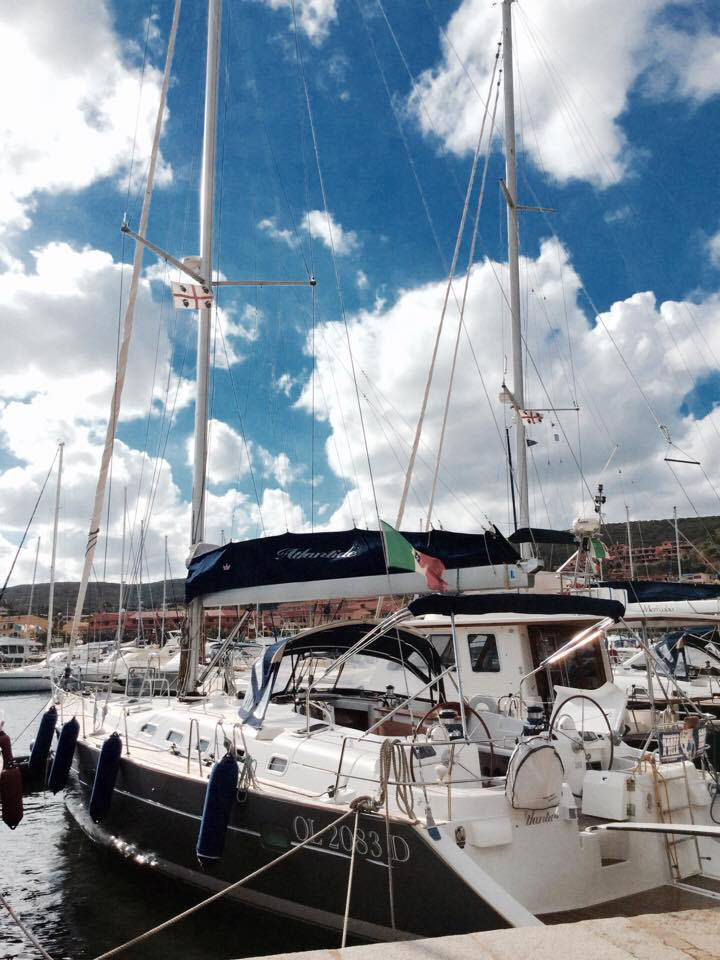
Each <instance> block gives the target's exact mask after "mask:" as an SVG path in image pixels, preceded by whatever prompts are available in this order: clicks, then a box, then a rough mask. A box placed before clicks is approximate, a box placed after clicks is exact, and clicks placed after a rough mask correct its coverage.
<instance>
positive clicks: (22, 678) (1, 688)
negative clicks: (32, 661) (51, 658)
mask: <svg viewBox="0 0 720 960" xmlns="http://www.w3.org/2000/svg"><path fill="white" fill-rule="evenodd" d="M50 686H51V684H50V671H49V670H48V668H47V667H16V668H15V669H14V670H3V671H0V693H33V692H34V691H38V692H42V691H44V690H49V689H50Z"/></svg>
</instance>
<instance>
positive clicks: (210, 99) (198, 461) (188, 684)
mask: <svg viewBox="0 0 720 960" xmlns="http://www.w3.org/2000/svg"><path fill="white" fill-rule="evenodd" d="M220 17H221V0H209V3H208V33H207V62H206V65H205V122H204V127H203V158H202V179H201V183H200V274H201V275H202V276H203V277H207V278H208V279H211V278H212V231H213V206H214V200H215V140H216V133H217V95H218V76H219V65H220ZM211 319H212V307H203V308H202V309H201V310H200V311H199V318H198V339H197V387H196V394H195V452H194V456H193V489H192V519H191V528H190V555H191V556H192V555H193V553H194V551H195V548H196V547H197V546H198V544H201V543H202V542H203V539H204V537H205V479H206V472H207V440H208V379H209V358H210V323H211ZM203 628H204V608H203V602H202V599H201V598H200V597H197V598H195V599H194V600H193V601H192V602H191V604H190V610H189V650H188V655H187V662H186V664H185V670H184V672H183V676H184V683H183V692H184V693H185V694H186V695H187V694H194V693H196V692H197V677H198V666H199V663H200V654H201V650H202V643H203Z"/></svg>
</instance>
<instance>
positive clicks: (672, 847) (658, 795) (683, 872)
mask: <svg viewBox="0 0 720 960" xmlns="http://www.w3.org/2000/svg"><path fill="white" fill-rule="evenodd" d="M652 770H653V782H654V784H655V802H656V804H657V811H658V814H659V817H660V822H661V823H677V822H678V821H677V820H676V819H673V814H676V815H677V814H681V813H685V811H687V816H688V817H689V822H690V823H691V824H694V823H695V817H694V816H693V810H692V798H691V796H690V783H689V781H688V775H687V766H686V763H685V761H683V764H682V770H683V772H682V777H673V778H672V779H670V778H668V777H665V776H663V774H662V770H661V769H659V768H658V766H657V765H656V764H654V763H653V765H652ZM671 784H681V785H682V788H684V797H682V798H680V800H678V798H677V797H676V798H675V800H674V801H673V800H671V787H670V785H671ZM674 792H675V793H677V789H676V790H675V791H674ZM688 843H692V844H694V845H695V855H696V857H697V864H696V866H695V867H688V866H687V865H685V866H682V865H681V863H680V857H679V848H680V845H681V844H688ZM665 852H666V854H667V860H668V866H669V867H670V876H671V877H672V881H673V883H679V882H680V881H681V880H682V879H684V878H685V877H688V876H692V875H694V874H697V873H702V860H701V857H700V845H699V843H698V838H697V837H696V836H683V835H680V834H675V833H667V834H665Z"/></svg>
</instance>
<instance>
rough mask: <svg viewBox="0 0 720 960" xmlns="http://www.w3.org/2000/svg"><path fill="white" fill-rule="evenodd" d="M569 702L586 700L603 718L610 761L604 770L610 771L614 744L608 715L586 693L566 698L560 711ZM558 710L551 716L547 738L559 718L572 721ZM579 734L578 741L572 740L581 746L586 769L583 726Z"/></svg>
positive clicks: (613, 757)
mask: <svg viewBox="0 0 720 960" xmlns="http://www.w3.org/2000/svg"><path fill="white" fill-rule="evenodd" d="M571 700H588V701H589V702H590V703H591V704H592V705H593V706H594V707H597V709H598V710H599V711H600V713H601V714H602V718H603V720H604V721H605V724H606V726H607V728H608V741H609V743H610V759H609V761H608V765H607V767H605V769H606V770H612V765H613V761H614V759H615V744H614V742H613V729H612V726H611V725H610V721H609V719H608V715H607V714H606V713H605V711H604V710H603V708H602V707H601V706H600V704H599V703H598V702H597V700H595V699H594V698H593V697H589V696H588V695H587V694H586V693H574V694H573V695H572V696H571V697H568V698H567V700H563V702H562V705H561V706H560V710H562V708H563V707H564V706H566V705H567V704H568V703H570V701H571ZM560 710H558V711H557V713H555V714H554V715H553V717H552V719H551V720H550V725H549V727H548V737H550V738H551V737H552V734H553V728H554V727H555V724H556V723H557V721H558V720H559V719H560V718H561V717H563V716H565V717H570V719H573V718H572V716H571V714H569V713H565V714H562V713H560ZM583 718H584V714H583ZM575 730H576V731H577V727H576V728H575ZM561 732H562V733H563V734H564V735H565V736H566V737H567V738H568V740H573V738H572V737H571V736H570V734H569V733H565V731H564V730H562V731H561ZM579 733H580V740H579V741H577V740H573V743H579V744H580V746H581V748H582V751H583V755H584V756H585V765H586V767H587V752H586V750H585V737H584V733H585V727H584V726H583V727H582V729H581V730H580V731H579Z"/></svg>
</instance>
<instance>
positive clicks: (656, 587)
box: [600, 580, 720, 603]
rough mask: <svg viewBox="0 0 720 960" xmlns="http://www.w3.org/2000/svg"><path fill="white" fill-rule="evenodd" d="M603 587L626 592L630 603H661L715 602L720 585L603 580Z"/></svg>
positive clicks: (668, 581)
mask: <svg viewBox="0 0 720 960" xmlns="http://www.w3.org/2000/svg"><path fill="white" fill-rule="evenodd" d="M600 586H601V587H611V588H612V589H613V590H625V591H626V592H627V598H628V601H629V602H630V603H659V602H668V601H673V600H714V599H715V598H716V597H720V584H717V583H683V582H682V581H680V582H678V581H676V580H603V581H602V582H601V584H600Z"/></svg>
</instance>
